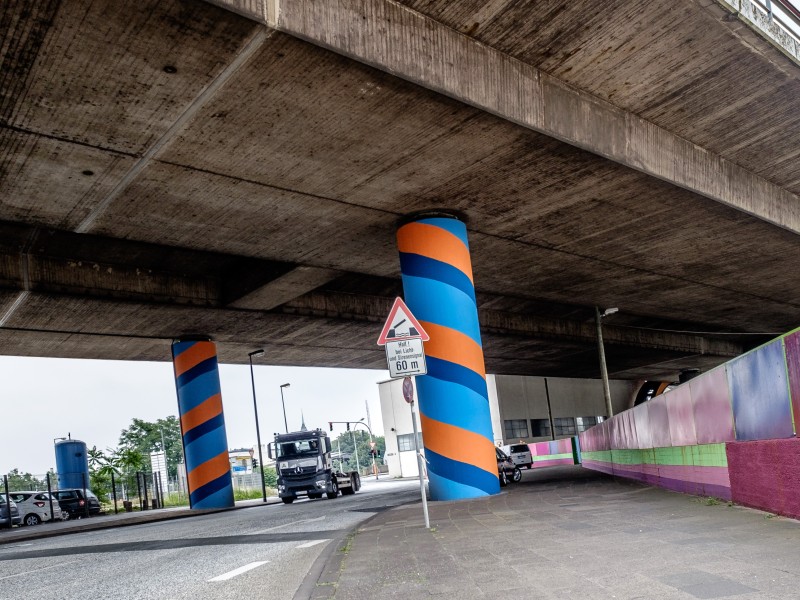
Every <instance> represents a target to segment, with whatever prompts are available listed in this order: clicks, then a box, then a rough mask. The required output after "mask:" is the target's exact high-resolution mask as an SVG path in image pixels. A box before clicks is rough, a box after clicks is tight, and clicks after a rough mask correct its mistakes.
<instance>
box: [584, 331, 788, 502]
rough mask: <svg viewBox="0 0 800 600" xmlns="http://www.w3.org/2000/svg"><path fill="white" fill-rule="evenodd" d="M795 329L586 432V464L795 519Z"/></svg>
mask: <svg viewBox="0 0 800 600" xmlns="http://www.w3.org/2000/svg"><path fill="white" fill-rule="evenodd" d="M798 350H800V330H797V331H794V332H790V333H788V334H786V335H785V336H782V337H780V338H778V339H776V340H773V341H771V342H769V343H768V344H765V345H763V346H760V347H759V348H756V349H754V350H752V351H751V352H748V353H747V354H744V355H742V356H740V357H738V358H736V359H734V360H732V361H730V362H728V363H726V364H725V365H723V366H721V367H718V368H716V369H714V370H712V371H709V372H708V373H704V374H703V375H701V376H699V377H697V378H695V379H693V380H691V381H690V382H688V383H685V384H683V385H681V386H678V387H677V388H674V389H673V390H671V391H669V392H667V393H665V394H663V395H661V396H658V397H656V398H654V399H653V400H651V401H649V402H647V403H645V404H642V405H639V406H637V407H636V408H634V409H631V410H628V411H625V412H623V413H621V414H619V415H617V416H615V417H614V418H613V419H610V420H608V421H605V422H603V423H601V424H600V425H598V426H597V427H594V428H592V429H590V430H588V431H586V432H584V433H581V434H580V436H579V438H580V444H581V450H582V454H583V465H584V466H585V467H587V468H590V469H596V470H599V471H604V472H606V473H610V474H613V475H617V476H621V477H630V478H633V479H638V480H640V481H644V482H646V483H650V484H653V485H658V486H661V487H665V488H668V489H673V490H676V491H681V492H687V493H692V494H701V495H709V496H716V497H720V498H725V499H732V500H734V501H735V502H738V503H740V504H744V505H746V506H752V507H755V508H760V509H763V510H768V511H772V512H776V513H779V514H784V515H788V516H794V517H796V516H800V476H798V464H800V459H798V458H797V457H798V450H800V445H798V444H800V442H798V440H797V439H796V437H795V436H796V420H795V419H793V414H798V407H800V351H798Z"/></svg>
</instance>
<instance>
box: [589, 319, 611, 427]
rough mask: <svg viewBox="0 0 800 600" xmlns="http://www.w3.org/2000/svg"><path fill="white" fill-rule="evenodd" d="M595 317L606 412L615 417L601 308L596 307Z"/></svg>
mask: <svg viewBox="0 0 800 600" xmlns="http://www.w3.org/2000/svg"><path fill="white" fill-rule="evenodd" d="M594 316H595V321H596V323H597V353H598V354H599V355H600V376H601V377H602V378H603V394H604V396H605V399H606V412H607V413H608V418H609V419H610V418H611V417H613V416H614V409H613V408H611V389H610V388H609V386H608V370H607V369H606V351H605V349H604V348H603V325H602V323H601V321H600V320H601V319H602V317H601V316H600V307H598V306H595V307H594Z"/></svg>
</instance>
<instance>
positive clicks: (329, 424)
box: [328, 421, 333, 431]
mask: <svg viewBox="0 0 800 600" xmlns="http://www.w3.org/2000/svg"><path fill="white" fill-rule="evenodd" d="M328 427H330V428H331V431H333V421H328Z"/></svg>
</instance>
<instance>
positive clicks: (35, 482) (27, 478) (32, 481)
mask: <svg viewBox="0 0 800 600" xmlns="http://www.w3.org/2000/svg"><path fill="white" fill-rule="evenodd" d="M0 484H2V481H0ZM8 489H9V490H11V491H16V490H46V489H47V481H46V480H44V479H37V478H36V477H34V476H33V475H31V474H30V473H20V472H19V469H12V470H11V472H10V473H9V474H8ZM1 491H3V490H0V492H1Z"/></svg>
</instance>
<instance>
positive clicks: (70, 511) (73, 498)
mask: <svg viewBox="0 0 800 600" xmlns="http://www.w3.org/2000/svg"><path fill="white" fill-rule="evenodd" d="M53 496H54V497H55V498H56V499H57V500H58V503H59V504H60V505H61V511H62V512H63V513H66V517H65V518H66V519H80V518H81V517H85V516H86V514H87V512H88V514H89V516H91V515H96V514H99V513H100V500H98V498H97V496H95V495H94V494H93V493H92V492H91V491H90V490H86V496H85V497H84V495H83V490H82V489H80V488H78V489H62V490H57V491H55V492H53ZM87 506H88V507H89V508H88V511H87V508H86V507H87Z"/></svg>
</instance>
